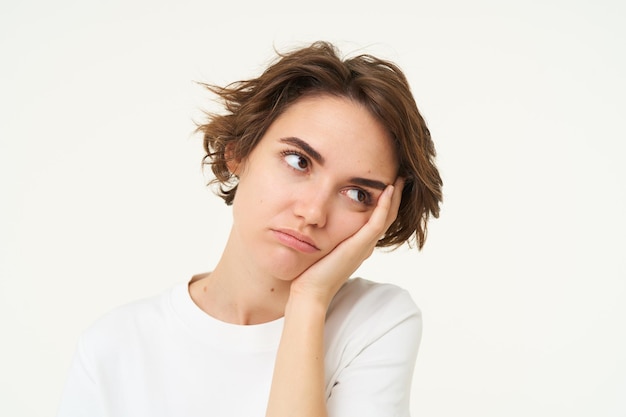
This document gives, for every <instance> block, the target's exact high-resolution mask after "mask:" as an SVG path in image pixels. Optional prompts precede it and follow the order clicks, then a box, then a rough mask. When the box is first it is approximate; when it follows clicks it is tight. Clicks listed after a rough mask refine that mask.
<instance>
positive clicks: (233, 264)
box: [60, 42, 441, 417]
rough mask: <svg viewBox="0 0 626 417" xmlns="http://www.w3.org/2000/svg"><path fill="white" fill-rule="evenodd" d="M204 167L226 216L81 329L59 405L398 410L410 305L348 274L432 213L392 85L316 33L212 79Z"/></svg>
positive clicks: (415, 146)
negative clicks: (184, 266) (213, 240)
mask: <svg viewBox="0 0 626 417" xmlns="http://www.w3.org/2000/svg"><path fill="white" fill-rule="evenodd" d="M207 87H208V88H209V90H210V91H212V92H213V93H215V94H217V95H218V96H219V97H220V98H221V99H222V100H223V102H224V105H225V109H226V112H225V113H224V114H210V115H209V116H208V120H207V122H206V124H202V125H200V126H199V128H198V130H199V131H200V132H202V133H203V135H204V147H205V150H206V153H207V154H206V157H205V163H207V164H209V165H210V166H211V168H212V170H213V173H214V174H215V177H216V179H215V182H217V183H218V184H219V192H218V193H219V195H220V196H221V197H222V198H223V199H224V200H225V201H226V203H227V204H232V206H233V225H232V229H231V233H230V236H229V239H228V242H227V243H226V246H225V249H224V252H223V254H222V257H221V258H220V261H219V262H218V264H217V265H216V266H215V269H214V270H213V271H212V272H210V273H206V274H202V275H197V276H195V277H193V278H192V280H191V281H190V282H188V283H184V284H181V285H178V286H176V287H174V288H173V289H172V290H171V291H168V292H167V293H166V294H163V295H162V296H160V297H157V298H153V299H148V300H144V301H139V302H136V303H133V304H131V305H128V306H125V307H122V308H119V309H117V310H115V311H113V312H111V313H109V314H108V315H106V316H105V317H104V318H102V319H101V320H99V321H98V322H97V323H96V324H95V325H94V326H92V327H91V328H90V329H89V330H88V331H87V332H85V334H84V335H83V336H82V337H81V339H80V342H79V346H78V351H77V354H76V357H75V360H74V363H73V365H72V369H71V371H70V378H69V381H68V385H67V387H66V390H65V394H64V398H63V401H62V405H61V412H60V416H63V417H66V416H90V417H94V416H151V417H155V416H237V417H244V416H262V415H265V416H276V417H278V416H295V415H297V416H300V417H302V416H315V417H320V416H326V415H328V416H360V417H363V416H377V417H380V416H407V415H408V414H409V411H408V407H409V393H410V383H411V379H412V373H413V366H414V362H415V357H416V355H417V348H418V345H419V340H420V332H421V318H420V314H419V310H418V309H417V307H416V306H415V304H414V303H413V301H412V300H411V298H410V296H409V295H408V293H407V292H406V291H404V290H402V289H400V288H398V287H395V286H392V285H389V284H376V283H373V282H371V281H366V280H363V279H348V278H349V277H350V275H351V274H352V273H353V272H354V271H355V270H356V269H357V268H358V267H359V265H360V264H361V263H362V262H363V261H364V260H365V259H366V258H367V257H369V256H370V254H371V253H372V251H373V250H374V248H375V247H376V246H379V247H389V246H391V247H397V246H399V245H401V244H403V243H405V242H409V243H410V242H411V241H412V240H415V241H416V243H417V246H418V247H419V248H421V247H422V246H423V244H424V240H425V237H426V224H427V220H428V219H429V216H430V215H431V214H432V215H433V216H435V217H437V216H438V214H439V203H440V201H441V179H440V177H439V174H438V171H437V168H436V167H435V164H434V157H435V150H434V146H433V143H432V141H431V138H430V134H429V132H428V129H427V128H426V125H425V123H424V120H423V119H422V117H421V115H420V114H419V112H418V110H417V107H416V105H415V102H414V100H413V97H412V95H411V93H410V90H409V86H408V84H407V81H406V79H405V77H404V75H403V74H402V72H401V71H400V70H399V69H398V68H397V67H396V66H395V65H394V64H392V63H390V62H386V61H383V60H379V59H377V58H375V57H372V56H369V55H361V56H357V57H354V58H351V59H347V60H345V61H342V60H341V59H340V58H339V57H338V55H337V52H336V50H335V48H334V47H333V46H332V45H331V44H328V43H324V42H318V43H315V44H313V45H311V46H309V47H306V48H303V49H300V50H296V51H293V52H290V53H288V54H284V55H281V56H280V59H279V60H278V61H277V62H275V63H274V64H273V65H271V66H270V67H269V68H268V69H267V70H266V71H265V72H264V73H263V74H262V75H261V76H260V77H258V78H255V79H252V80H248V81H242V82H238V83H234V84H232V85H230V86H227V87H225V88H220V87H215V86H207Z"/></svg>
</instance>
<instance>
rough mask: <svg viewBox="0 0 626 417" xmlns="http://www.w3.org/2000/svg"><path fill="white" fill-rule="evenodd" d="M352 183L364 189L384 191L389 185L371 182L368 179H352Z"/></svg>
mask: <svg viewBox="0 0 626 417" xmlns="http://www.w3.org/2000/svg"><path fill="white" fill-rule="evenodd" d="M350 182H351V183H353V184H356V185H361V186H363V187H368V188H375V189H377V190H381V191H382V190H384V189H385V188H387V184H385V183H384V182H382V181H376V180H370V179H367V178H351V179H350Z"/></svg>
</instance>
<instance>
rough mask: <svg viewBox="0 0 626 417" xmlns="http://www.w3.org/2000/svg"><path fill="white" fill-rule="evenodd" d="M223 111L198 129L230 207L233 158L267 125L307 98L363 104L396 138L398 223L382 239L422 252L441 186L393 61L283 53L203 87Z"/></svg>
mask: <svg viewBox="0 0 626 417" xmlns="http://www.w3.org/2000/svg"><path fill="white" fill-rule="evenodd" d="M202 85H204V86H205V87H206V88H207V89H208V90H209V91H210V92H211V93H213V94H215V95H216V96H217V97H218V98H219V99H220V101H221V103H222V104H223V106H224V110H225V112H223V113H219V114H218V113H207V120H206V123H204V124H199V125H198V127H197V131H198V132H201V133H202V134H203V137H204V150H205V152H206V154H205V156H204V158H203V165H209V166H210V167H211V170H212V171H213V174H214V175H215V178H214V179H213V180H212V181H211V182H210V184H218V185H219V187H218V189H217V190H216V193H217V194H218V195H219V196H220V197H221V198H223V199H224V201H225V202H226V204H228V205H230V204H232V202H233V199H234V197H235V194H236V192H237V178H236V177H235V176H234V175H233V174H232V173H231V172H230V171H229V169H228V162H229V160H236V161H242V160H244V159H245V158H246V157H247V156H248V155H249V154H250V153H251V152H252V150H253V149H254V147H255V146H256V145H257V144H258V143H259V141H260V140H261V138H262V137H263V135H264V134H265V132H266V131H267V129H268V128H269V126H270V125H271V124H272V123H273V122H274V120H276V118H277V117H278V116H279V115H281V114H282V113H283V112H284V111H285V110H286V109H287V108H288V107H289V106H290V105H291V104H293V103H294V102H295V101H296V100H298V99H299V98H301V97H303V96H310V95H322V94H330V95H334V96H338V97H346V98H349V99H351V100H354V101H356V102H358V103H361V104H362V105H364V106H365V107H366V108H367V109H369V111H370V112H371V114H372V115H374V117H376V118H377V119H378V120H379V121H380V122H381V123H382V124H383V126H385V127H386V129H387V130H388V131H389V133H390V134H391V137H392V138H393V143H394V145H395V147H396V155H397V156H398V165H399V171H398V175H400V176H402V177H404V178H405V179H406V180H405V186H404V189H403V191H402V199H401V202H400V208H399V211H398V217H397V218H396V220H395V221H394V222H393V223H392V224H391V226H390V227H389V228H388V229H387V231H386V233H385V235H384V236H383V237H382V238H381V239H380V240H379V241H378V243H377V246H378V247H393V248H396V247H398V246H400V245H402V244H403V243H405V242H407V243H408V244H409V245H412V243H414V242H416V243H417V246H418V248H419V249H421V248H422V247H423V246H424V242H425V241H426V234H427V223H428V219H429V217H430V216H431V215H432V216H433V217H439V210H440V209H439V205H440V203H441V201H442V191H441V188H442V184H443V183H442V180H441V177H440V175H439V171H438V169H437V167H436V165H435V156H436V152H435V146H434V144H433V141H432V139H431V136H430V131H429V130H428V128H427V127H426V123H425V121H424V119H423V117H422V115H421V114H420V113H419V111H418V109H417V105H416V104H415V100H414V98H413V95H412V93H411V90H410V87H409V84H408V82H407V79H406V77H405V75H404V73H403V72H402V71H401V70H400V68H398V66H396V65H395V64H394V63H392V62H389V61H386V60H382V59H379V58H376V57H374V56H372V55H369V54H362V55H358V56H354V57H351V58H348V59H342V58H341V57H340V56H339V54H338V51H337V49H336V48H335V46H334V45H332V44H330V43H328V42H321V41H320V42H315V43H313V44H311V45H310V46H307V47H304V48H301V49H297V50H293V51H290V52H288V53H278V59H277V60H276V61H275V62H274V63H273V64H271V65H270V66H269V67H268V68H267V69H266V70H265V72H263V74H261V76H259V77H257V78H253V79H250V80H246V81H237V82H234V83H232V84H229V85H227V86H225V87H219V86H216V85H211V84H202Z"/></svg>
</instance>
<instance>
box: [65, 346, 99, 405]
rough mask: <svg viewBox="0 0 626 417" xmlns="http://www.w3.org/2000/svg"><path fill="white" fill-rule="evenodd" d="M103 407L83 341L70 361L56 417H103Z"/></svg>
mask: <svg viewBox="0 0 626 417" xmlns="http://www.w3.org/2000/svg"><path fill="white" fill-rule="evenodd" d="M104 415H105V414H104V410H103V405H102V401H101V397H100V393H99V390H98V387H97V384H96V381H95V379H94V376H93V372H92V371H91V366H90V362H89V360H88V358H87V355H86V352H85V347H84V344H83V340H82V339H81V340H80V341H79V342H78V347H77V349H76V352H75V354H74V358H73V359H72V364H71V366H70V371H69V375H68V379H67V381H66V384H65V389H64V391H63V395H62V397H61V405H60V408H59V413H58V415H57V416H58V417H104Z"/></svg>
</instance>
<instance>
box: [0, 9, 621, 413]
mask: <svg viewBox="0 0 626 417" xmlns="http://www.w3.org/2000/svg"><path fill="white" fill-rule="evenodd" d="M213 3H214V2H210V1H177V2H173V1H171V2H167V1H128V2H122V1H101V2H98V1H70V0H65V1H63V0H62V1H54V2H46V1H17V0H9V1H3V2H2V4H1V5H0V60H1V65H0V186H1V188H0V192H1V196H2V202H1V203H0V245H1V246H0V249H1V252H0V261H1V262H0V274H1V276H0V329H1V334H2V336H1V337H2V342H1V343H0V397H1V398H0V415H2V416H51V415H54V414H55V413H56V409H57V406H58V403H59V398H60V395H61V391H62V388H63V384H64V382H65V378H66V376H67V371H68V367H69V363H70V359H71V357H72V355H73V353H74V348H75V344H76V341H77V338H78V336H79V334H80V333H81V332H82V331H83V330H84V329H85V328H86V327H87V326H88V325H90V324H91V323H92V322H93V321H94V320H96V319H97V318H98V317H100V316H101V315H102V314H104V313H105V312H107V311H109V310H110V309H112V308H114V307H116V306H118V305H120V304H124V303H126V302H129V301H132V300H135V299H138V298H143V297H147V296H151V295H154V294H157V293H160V292H162V291H164V290H166V289H167V288H169V287H171V286H172V285H174V284H176V283H178V282H181V281H184V280H187V279H188V278H189V277H190V276H191V275H192V274H194V273H198V272H203V271H207V270H210V269H211V268H212V267H213V265H214V264H215V263H216V261H217V259H218V256H219V254H220V252H221V250H222V248H223V245H224V243H225V240H226V235H227V232H228V230H229V226H230V219H231V215H230V209H229V208H227V207H226V206H225V205H224V204H223V203H222V202H221V200H220V199H218V198H217V197H214V196H213V195H212V193H211V191H210V190H209V189H208V188H207V187H205V183H206V181H207V180H208V177H206V176H203V174H202V171H201V168H200V160H201V157H202V150H201V138H200V137H199V136H198V135H195V134H194V133H193V131H194V127H195V126H194V121H196V120H200V118H201V116H202V112H201V110H202V109H208V108H211V106H212V104H211V101H210V97H209V95H208V94H207V93H206V92H205V91H204V90H203V89H202V88H201V87H200V86H199V85H198V84H197V83H196V82H211V83H217V84H224V83H228V82H231V81H235V80H239V79H243V78H249V77H253V76H256V75H258V74H259V72H260V71H261V70H262V69H263V68H264V67H265V66H266V65H267V64H268V63H269V62H270V61H271V60H272V59H273V57H274V48H276V49H278V50H286V49H289V48H292V47H296V46H303V45H305V44H308V43H310V42H311V41H314V40H318V39H324V40H329V41H333V42H336V43H337V45H338V46H339V47H340V48H341V50H342V51H343V52H344V53H347V54H353V53H360V52H369V53H373V54H376V55H379V56H381V57H384V58H387V59H390V60H392V61H395V62H397V63H398V64H399V65H400V66H401V67H402V68H403V69H404V70H405V72H406V74H407V76H408V78H409V80H410V83H411V86H412V89H413V92H414V95H415V97H416V100H417V102H418V106H419V108H420V110H421V111H422V113H423V115H424V117H425V119H426V121H427V123H428V125H429V127H430V129H431V131H432V135H433V137H434V140H435V143H436V146H437V150H438V153H439V156H438V163H439V166H440V169H441V174H442V176H443V179H444V193H445V202H444V204H443V206H442V213H441V217H440V219H438V220H433V221H432V223H431V226H430V230H429V231H430V233H429V238H428V241H427V243H426V247H425V249H424V250H423V251H422V252H418V251H416V250H409V249H407V248H401V249H399V250H397V251H396V252H393V253H382V252H377V253H376V254H375V255H374V257H373V259H370V260H369V261H367V262H366V263H365V264H364V265H363V266H362V267H361V269H360V270H359V271H358V275H361V276H364V277H366V278H369V279H373V280H379V281H385V282H391V283H395V284H398V285H401V286H403V287H406V288H407V289H409V291H410V292H411V294H412V295H413V297H414V298H415V300H416V302H417V303H418V304H419V306H420V307H421V309H422V311H423V317H424V333H423V341H422V345H421V348H420V353H419V356H418V361H417V366H416V369H415V377H414V383H413V388H412V412H413V415H415V416H459V415H462V416H476V417H479V416H480V417H485V416H493V417H501V416H507V417H513V416H531V415H532V416H546V417H547V416H551V417H552V416H568V417H574V416H607V417H609V416H610V417H618V416H619V417H623V416H626V354H625V352H626V261H625V259H626V256H625V253H626V245H625V240H624V239H625V236H626V222H625V220H624V215H625V214H626V185H625V182H626V181H625V180H626V168H625V164H624V162H623V160H624V157H625V156H626V155H625V151H624V142H625V140H626V128H625V127H624V126H625V123H624V114H626V102H625V100H626V99H625V97H626V78H625V77H626V59H625V51H626V30H625V29H624V28H625V26H624V21H626V13H625V6H624V3H623V2H621V1H617V0H615V1H609V0H603V1H593V2H592V1H582V0H581V1H576V0H574V1H564V0H563V1H556V0H547V1H546V0H544V1H538V0H537V1H525V2H522V1H495V0H494V1H486V0H479V1H473V2H467V1H463V0H447V1H446V0H444V1H430V2H422V1H417V2H409V1H406V2H404V3H400V2H395V1H384V2H380V1H376V2H374V1H362V0H361V1H358V2H357V1H354V2H340V1H316V2H308V3H302V4H296V3H294V2H287V1H283V2H248V4H246V3H245V2H244V3H242V2H232V3H228V2H222V4H217V5H216V4H213ZM228 4H232V5H230V6H229V5H228Z"/></svg>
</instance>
